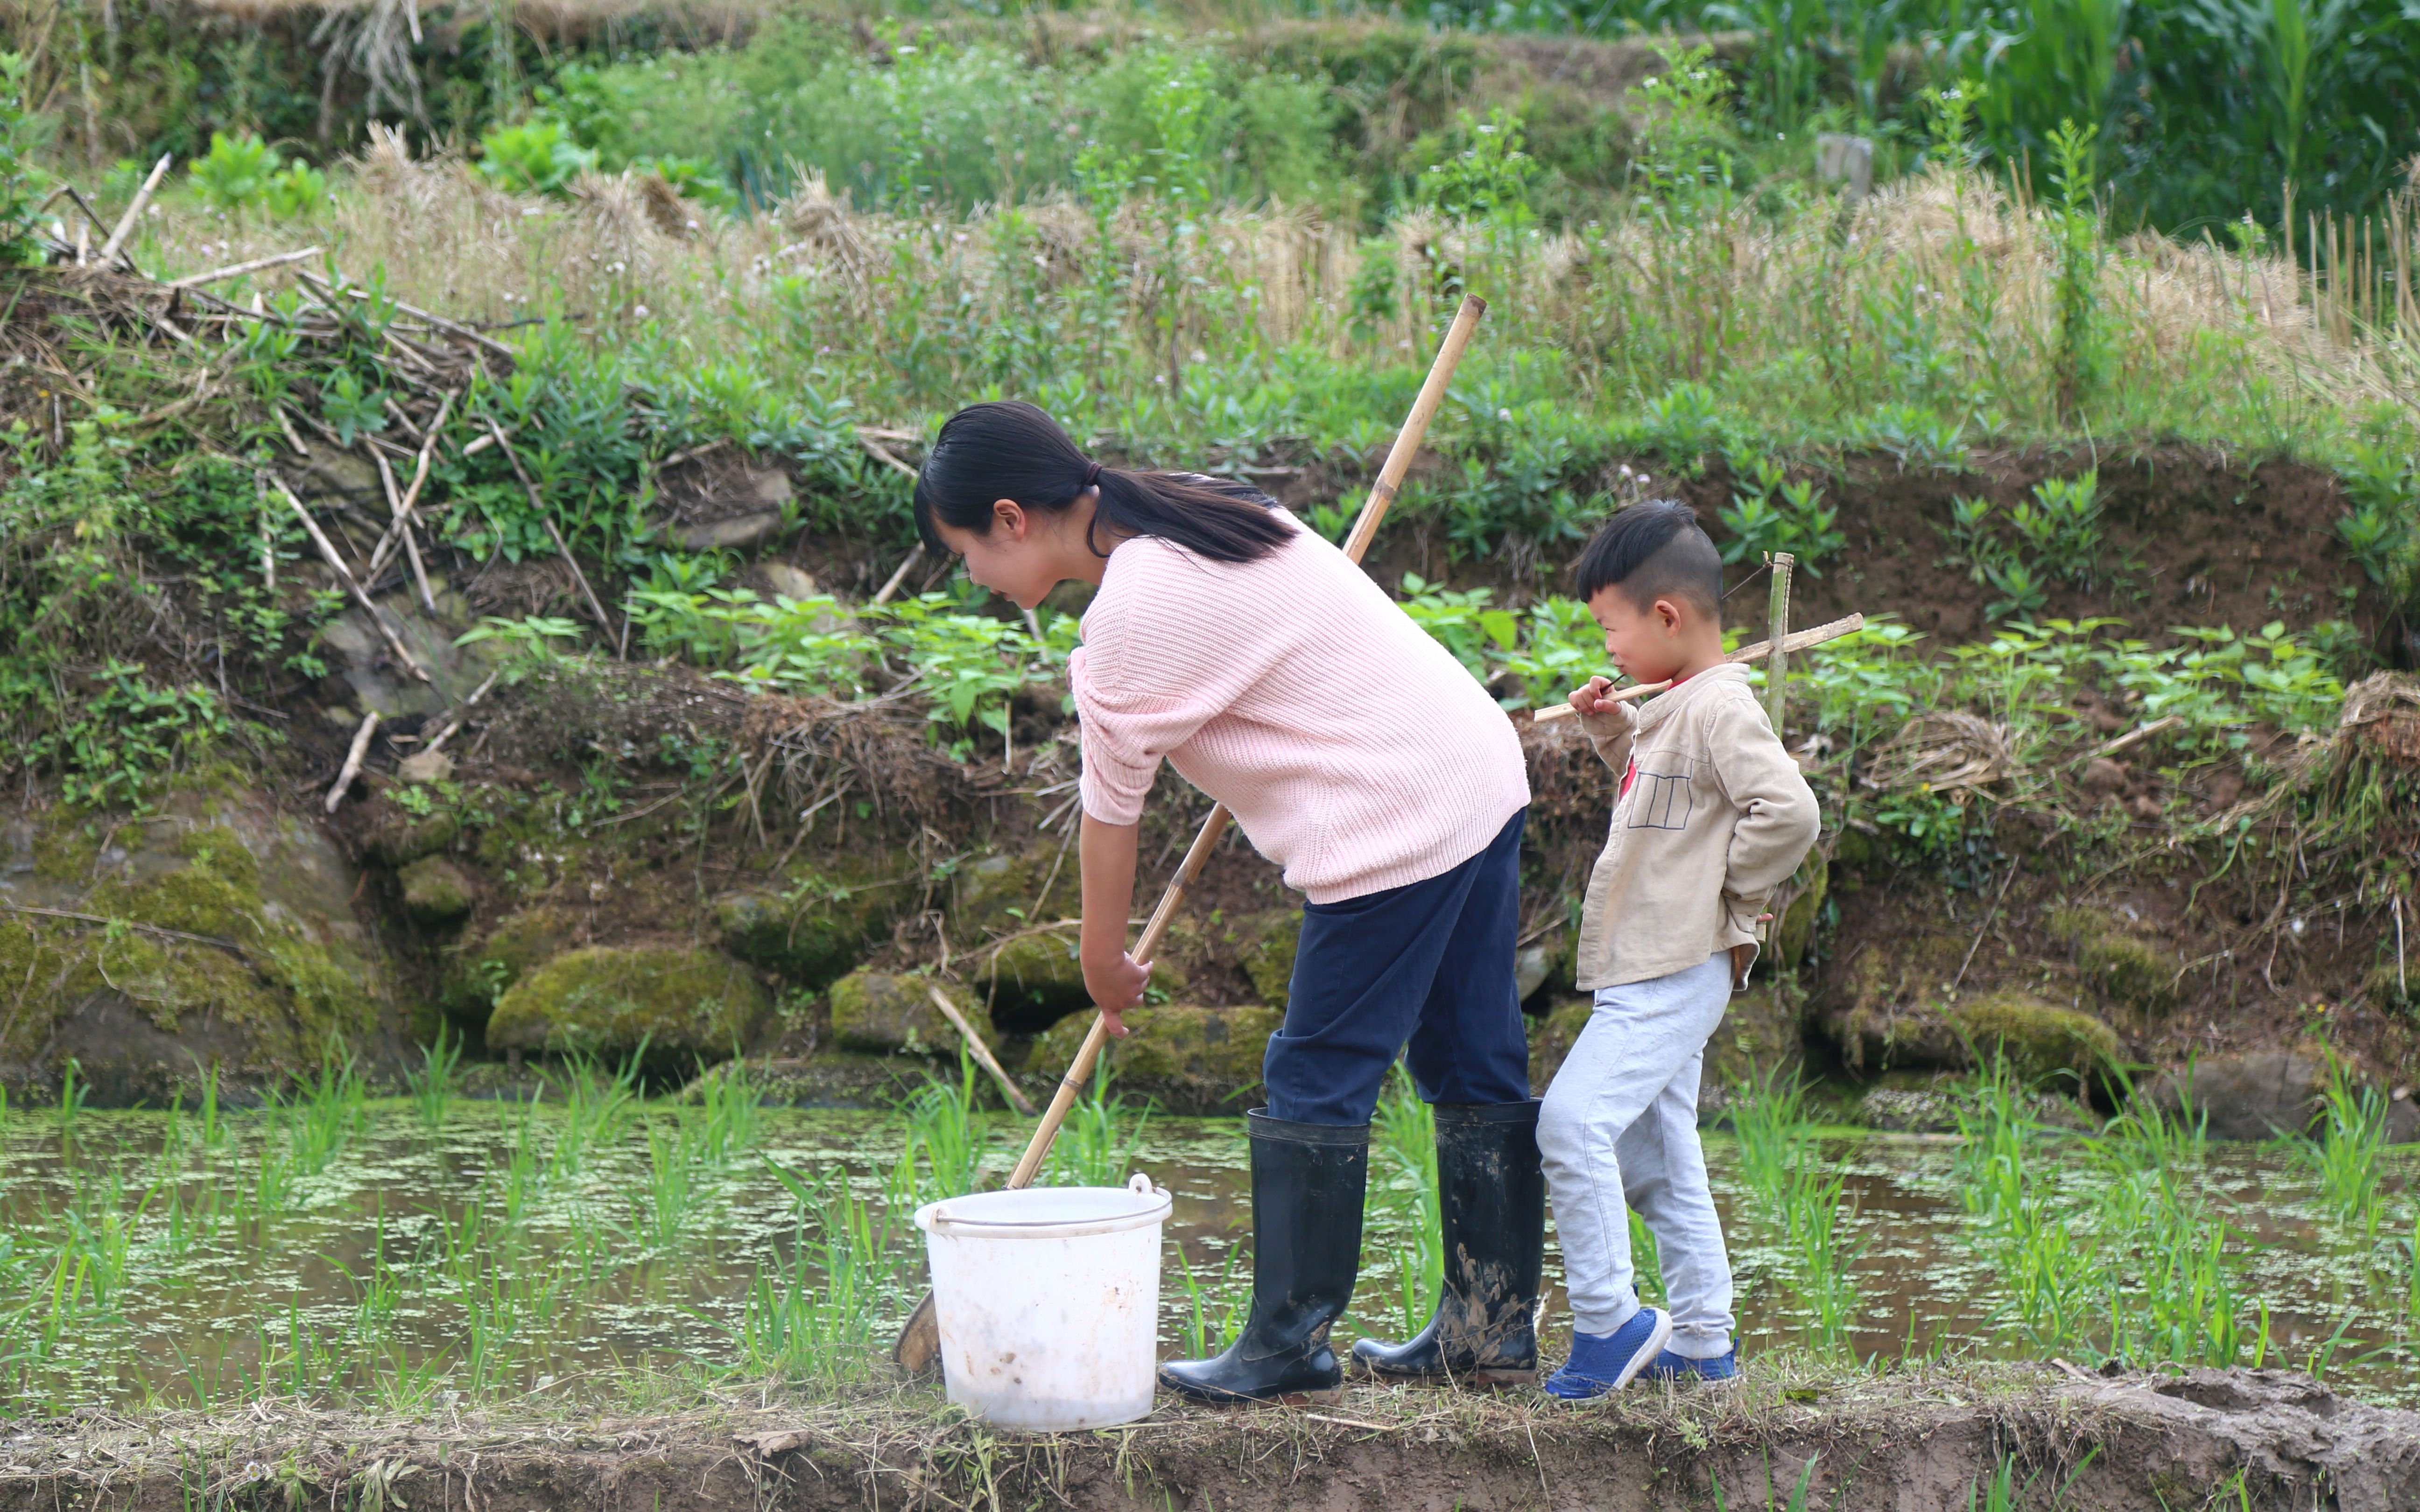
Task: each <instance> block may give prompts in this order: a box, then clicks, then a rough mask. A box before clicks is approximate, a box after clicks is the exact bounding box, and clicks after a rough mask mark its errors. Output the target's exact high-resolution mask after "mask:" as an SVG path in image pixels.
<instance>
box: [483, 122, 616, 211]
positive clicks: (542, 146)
mask: <svg viewBox="0 0 2420 1512" xmlns="http://www.w3.org/2000/svg"><path fill="white" fill-rule="evenodd" d="M596 167H597V154H596V152H595V151H594V150H593V149H591V148H588V147H582V146H580V145H579V144H578V143H577V142H574V141H572V140H571V137H570V134H569V133H568V132H566V131H565V130H564V128H563V123H562V122H560V121H552V120H544V119H540V120H531V121H524V122H522V123H521V124H520V125H518V126H499V127H496V128H495V129H494V130H492V131H489V132H488V133H487V134H486V135H485V136H482V137H480V138H479V173H480V175H481V176H482V177H485V178H486V179H487V180H488V181H489V183H491V184H494V185H495V186H496V187H497V188H499V189H506V190H512V191H515V192H517V193H527V194H558V195H559V194H565V193H569V192H570V188H571V181H572V180H573V179H574V178H577V177H579V176H580V175H582V174H583V173H589V172H593V171H595V169H596Z"/></svg>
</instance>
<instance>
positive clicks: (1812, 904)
mask: <svg viewBox="0 0 2420 1512" xmlns="http://www.w3.org/2000/svg"><path fill="white" fill-rule="evenodd" d="M1800 872H1801V875H1802V877H1803V879H1804V881H1805V883H1806V886H1807V890H1806V891H1804V892H1802V893H1800V894H1799V895H1798V896H1797V897H1795V898H1793V899H1792V900H1791V901H1790V906H1789V907H1788V908H1785V909H1783V910H1782V913H1781V918H1778V919H1776V921H1775V923H1774V926H1773V934H1772V941H1773V955H1774V959H1775V960H1776V962H1778V963H1779V964H1782V965H1784V966H1794V965H1796V964H1798V963H1799V962H1801V961H1803V960H1805V959H1806V958H1807V947H1808V946H1809V945H1811V944H1813V943H1814V941H1815V922H1816V920H1817V919H1819V918H1823V900H1824V898H1825V897H1826V896H1828V895H1829V893H1830V890H1831V886H1832V868H1831V866H1830V865H1829V863H1827V862H1826V861H1825V860H1824V859H1823V853H1822V852H1820V851H1818V852H1814V853H1812V854H1810V855H1808V856H1807V861H1806V864H1805V865H1804V866H1803V867H1801V868H1800Z"/></svg>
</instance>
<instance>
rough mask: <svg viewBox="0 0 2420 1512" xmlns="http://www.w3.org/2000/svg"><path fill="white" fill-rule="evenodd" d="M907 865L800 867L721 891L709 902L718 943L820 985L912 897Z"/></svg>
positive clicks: (805, 983) (859, 954)
mask: <svg viewBox="0 0 2420 1512" xmlns="http://www.w3.org/2000/svg"><path fill="white" fill-rule="evenodd" d="M903 869H904V871H905V872H907V874H912V868H907V867H906V863H905V862H902V863H901V864H900V865H899V866H894V867H891V868H888V869H886V868H884V867H883V866H881V865H879V864H875V863H862V864H861V863H856V862H852V861H849V860H846V859H841V860H836V861H833V862H830V863H829V864H826V865H823V866H807V865H799V866H795V867H793V868H791V869H790V870H789V871H788V872H785V873H783V886H782V887H780V888H778V889H771V888H752V889H748V890H743V891H738V892H728V893H724V894H723V895H722V896H721V897H720V898H717V899H716V900H715V901H714V924H715V930H716V932H717V933H718V934H719V935H720V937H721V942H722V948H723V949H726V950H728V951H730V952H731V953H732V954H733V955H736V956H737V957H739V959H741V960H742V961H746V962H750V963H752V964H755V965H759V966H762V967H764V968H765V969H766V970H768V971H774V972H779V973H780V974H781V975H782V976H783V977H784V978H787V979H788V980H791V981H793V982H796V983H797V984H799V986H802V987H811V988H812V987H821V986H822V985H824V984H825V983H826V982H829V981H831V980H834V979H835V978H838V977H841V976H843V975H845V973H847V972H848V971H849V970H850V969H851V968H852V967H854V966H855V965H856V964H858V962H859V961H861V959H863V958H864V955H865V952H866V950H867V949H868V947H869V946H871V945H872V944H873V942H874V941H876V939H877V938H879V937H880V936H881V935H882V934H883V933H885V932H887V931H888V930H889V929H890V928H891V925H892V921H893V920H894V919H896V918H898V917H899V913H900V911H901V910H902V909H903V908H905V907H907V905H908V904H909V903H913V902H914V901H915V899H914V896H913V894H912V893H911V891H910V890H909V888H908V887H907V885H906V883H907V876H906V875H904V874H903Z"/></svg>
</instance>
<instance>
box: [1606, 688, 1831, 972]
mask: <svg viewBox="0 0 2420 1512" xmlns="http://www.w3.org/2000/svg"><path fill="white" fill-rule="evenodd" d="M1580 722H1581V725H1582V726H1583V727H1584V728H1585V729H1586V730H1587V731H1588V733H1589V739H1590V741H1591V742H1593V743H1594V745H1595V746H1596V753H1597V755H1599V756H1600V757H1602V758H1604V760H1605V764H1606V765H1607V766H1610V767H1612V768H1613V769H1614V770H1615V771H1616V772H1618V773H1621V789H1620V795H1619V796H1617V797H1616V798H1615V799H1614V804H1613V830H1612V835H1611V837H1610V838H1609V839H1608V840H1607V841H1606V846H1605V854H1604V855H1603V856H1598V857H1597V862H1596V870H1595V871H1594V872H1591V873H1590V876H1589V887H1588V901H1587V903H1586V904H1585V906H1584V908H1583V910H1582V912H1581V915H1580V947H1579V962H1578V964H1579V989H1580V991H1582V992H1594V991H1595V990H1596V989H1598V988H1600V987H1619V986H1621V984H1622V983H1624V982H1632V981H1645V980H1649V979H1651V978H1654V977H1667V976H1670V975H1671V974H1672V973H1673V972H1676V971H1685V970H1687V969H1688V968H1690V967H1691V966H1695V965H1699V964H1702V963H1703V962H1704V961H1705V960H1706V959H1707V958H1708V957H1709V956H1712V955H1714V953H1715V952H1716V951H1718V950H1728V949H1731V948H1732V947H1734V946H1741V945H1746V946H1754V945H1755V944H1756V943H1757V940H1758V939H1759V937H1760V935H1761V931H1760V930H1759V929H1758V928H1757V922H1756V920H1757V916H1758V915H1759V914H1761V913H1762V912H1763V911H1764V905H1765V900H1766V899H1767V898H1769V897H1771V896H1772V894H1773V889H1774V888H1776V887H1779V886H1780V885H1781V884H1782V883H1783V882H1785V881H1787V880H1788V879H1789V877H1790V874H1791V873H1792V872H1795V871H1796V870H1798V863H1799V862H1800V861H1801V860H1802V859H1804V858H1805V856H1806V855H1807V847H1809V846H1811V845H1813V844H1814V843H1815V832H1816V826H1817V823H1818V820H1817V815H1816V810H1815V794H1814V792H1813V790H1811V789H1810V788H1808V787H1807V779H1806V778H1805V777H1803V776H1801V775H1800V773H1799V770H1798V764H1797V763H1795V762H1793V761H1792V760H1791V759H1790V753H1789V752H1788V751H1786V750H1784V749H1782V748H1781V742H1780V740H1779V739H1777V738H1776V736H1775V735H1774V733H1773V726H1772V725H1771V724H1769V723H1767V722H1766V720H1765V717H1764V710H1763V709H1761V708H1760V707H1758V705H1757V702H1756V694H1755V692H1754V690H1753V689H1751V688H1750V687H1748V684H1747V669H1746V668H1745V666H1742V665H1740V664H1738V663H1735V662H1727V663H1725V664H1724V665H1722V666H1719V667H1714V668H1710V669H1708V670H1707V671H1702V672H1699V674H1698V675H1697V676H1695V677H1692V678H1690V679H1689V680H1688V681H1687V682H1685V683H1683V684H1682V685H1681V686H1680V687H1676V688H1674V689H1672V690H1671V691H1670V692H1668V693H1664V694H1661V695H1659V696H1658V697H1656V698H1655V699H1654V700H1653V701H1652V702H1650V703H1649V704H1648V705H1647V706H1646V707H1645V708H1643V709H1641V708H1637V706H1635V705H1632V704H1627V703H1625V704H1618V705H1616V706H1615V707H1614V709H1613V711H1612V712H1610V713H1600V714H1592V715H1589V716H1587V717H1584V718H1583V719H1582V720H1581V721H1580ZM1740 975H1741V976H1745V968H1744V967H1743V969H1742V970H1741V972H1740Z"/></svg>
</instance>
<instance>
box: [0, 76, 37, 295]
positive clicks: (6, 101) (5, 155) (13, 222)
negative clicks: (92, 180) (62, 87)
mask: <svg viewBox="0 0 2420 1512" xmlns="http://www.w3.org/2000/svg"><path fill="white" fill-rule="evenodd" d="M32 72H33V65H32V64H31V63H30V62H29V61H28V60H27V59H26V57H25V55H24V54H22V53H12V52H0V264H12V263H24V262H31V261H34V260H35V259H36V258H37V257H38V256H39V250H38V247H37V244H36V243H35V241H34V236H33V233H34V227H35V226H36V225H38V224H40V222H39V217H38V215H37V213H36V211H37V209H38V208H39V204H40V202H39V199H38V198H37V197H36V193H35V192H36V191H37V190H38V189H39V187H40V184H39V169H37V168H36V167H35V165H34V158H33V154H34V152H35V150H36V148H37V147H38V146H39V138H38V134H37V130H36V128H37V120H36V117H35V116H34V114H33V112H32V110H31V109H30V108H29V103H28V101H27V100H26V99H25V89H26V84H27V80H28V79H29V78H30V77H31V75H32Z"/></svg>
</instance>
